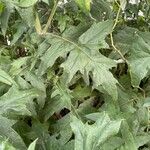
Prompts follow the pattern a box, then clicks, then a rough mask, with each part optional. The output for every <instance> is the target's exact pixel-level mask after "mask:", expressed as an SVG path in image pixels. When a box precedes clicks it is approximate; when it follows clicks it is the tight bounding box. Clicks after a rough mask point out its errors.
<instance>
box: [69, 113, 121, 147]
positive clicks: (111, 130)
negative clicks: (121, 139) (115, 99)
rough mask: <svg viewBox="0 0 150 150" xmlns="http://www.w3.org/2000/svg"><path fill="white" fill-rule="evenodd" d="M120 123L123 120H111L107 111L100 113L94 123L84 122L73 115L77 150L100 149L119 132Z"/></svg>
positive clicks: (72, 123)
mask: <svg viewBox="0 0 150 150" xmlns="http://www.w3.org/2000/svg"><path fill="white" fill-rule="evenodd" d="M91 115H92V114H91ZM93 115H94V114H93ZM120 125H121V120H117V121H111V120H110V118H109V116H108V115H107V114H106V113H101V114H99V119H98V120H96V122H95V123H94V124H93V125H88V124H87V123H86V124H83V123H82V122H81V121H80V120H79V119H77V118H76V117H73V121H72V122H71V128H72V130H73V132H74V134H75V150H79V149H80V150H85V149H86V150H91V149H93V150H98V149H100V148H101V146H102V144H103V143H104V142H106V141H107V140H108V139H109V138H110V137H112V136H114V135H116V134H117V133H118V131H119V129H120Z"/></svg>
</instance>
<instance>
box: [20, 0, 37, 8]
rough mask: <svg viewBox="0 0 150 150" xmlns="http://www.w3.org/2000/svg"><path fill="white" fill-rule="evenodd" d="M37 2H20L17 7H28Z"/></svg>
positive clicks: (31, 0) (30, 0)
mask: <svg viewBox="0 0 150 150" xmlns="http://www.w3.org/2000/svg"><path fill="white" fill-rule="evenodd" d="M37 1H38V0H20V2H19V6H20V7H30V6H32V5H34V4H35V3H36V2H37Z"/></svg>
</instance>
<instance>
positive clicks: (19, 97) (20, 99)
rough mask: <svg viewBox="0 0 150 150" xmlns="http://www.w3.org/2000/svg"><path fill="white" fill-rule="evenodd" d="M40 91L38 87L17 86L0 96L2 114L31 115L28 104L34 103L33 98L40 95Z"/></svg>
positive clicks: (0, 111)
mask: <svg viewBox="0 0 150 150" xmlns="http://www.w3.org/2000/svg"><path fill="white" fill-rule="evenodd" d="M39 94H40V93H39V91H38V90H36V89H30V90H18V89H17V88H16V87H12V88H10V90H9V91H8V92H7V93H6V94H4V95H3V96H1V97H0V114H3V115H6V116H7V115H10V116H11V115H12V116H14V114H17V115H31V112H30V111H29V109H28V108H27V104H28V103H30V104H32V103H31V102H32V100H33V98H36V97H38V96H39Z"/></svg>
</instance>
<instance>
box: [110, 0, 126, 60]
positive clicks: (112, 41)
mask: <svg viewBox="0 0 150 150" xmlns="http://www.w3.org/2000/svg"><path fill="white" fill-rule="evenodd" d="M115 2H116V3H117V5H118V7H119V10H118V12H117V16H116V19H115V23H114V25H113V30H114V29H115V27H116V26H117V23H118V20H119V14H120V12H121V7H120V5H119V4H118V2H117V1H115ZM110 40H111V45H112V47H113V49H114V50H115V51H116V52H117V53H118V54H119V55H120V56H121V58H122V59H123V60H124V61H125V62H126V59H125V57H124V56H123V54H122V53H121V52H120V50H119V49H117V48H116V46H115V44H114V40H113V35H112V33H111V34H110Z"/></svg>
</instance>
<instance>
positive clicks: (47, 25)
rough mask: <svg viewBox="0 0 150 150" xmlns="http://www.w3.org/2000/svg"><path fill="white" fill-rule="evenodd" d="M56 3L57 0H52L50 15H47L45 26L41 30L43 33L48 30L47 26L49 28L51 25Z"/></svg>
mask: <svg viewBox="0 0 150 150" xmlns="http://www.w3.org/2000/svg"><path fill="white" fill-rule="evenodd" d="M57 5H58V1H57V0H54V6H53V8H52V11H51V14H50V16H49V18H48V21H47V23H46V26H45V27H44V29H43V31H42V33H43V34H45V33H46V32H47V31H48V28H49V27H50V25H51V22H52V19H53V17H54V14H55V12H56V9H57Z"/></svg>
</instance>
